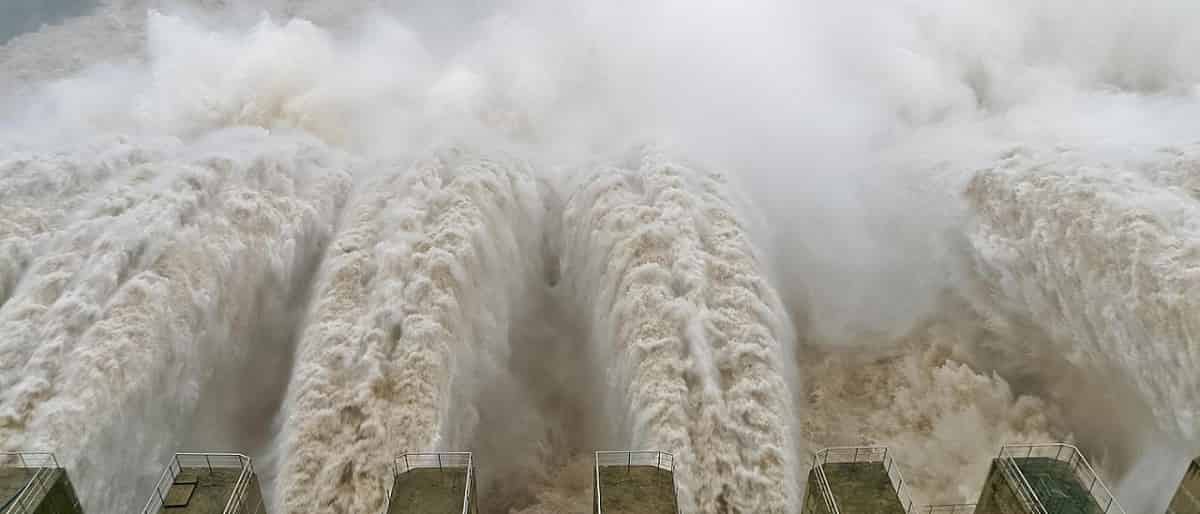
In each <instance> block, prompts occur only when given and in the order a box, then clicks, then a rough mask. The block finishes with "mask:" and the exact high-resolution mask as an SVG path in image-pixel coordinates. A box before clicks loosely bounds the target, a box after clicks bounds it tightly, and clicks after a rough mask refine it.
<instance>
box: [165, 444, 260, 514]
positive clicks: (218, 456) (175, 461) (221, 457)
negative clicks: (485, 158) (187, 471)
mask: <svg viewBox="0 0 1200 514" xmlns="http://www.w3.org/2000/svg"><path fill="white" fill-rule="evenodd" d="M184 468H195V469H207V470H208V472H209V473H212V472H213V470H215V469H222V470H224V469H236V470H239V471H240V472H239V473H238V478H237V481H236V482H234V484H233V490H232V491H231V492H230V494H229V500H228V501H226V502H225V509H224V510H222V511H221V512H222V514H236V513H237V512H238V511H239V510H240V509H241V508H242V504H243V503H244V502H245V501H246V494H247V492H248V490H249V487H250V481H251V480H250V478H251V477H252V476H253V475H254V467H253V466H251V465H250V457H247V456H245V455H242V454H240V453H176V454H175V455H174V456H173V457H171V461H170V462H168V463H167V468H166V469H164V470H163V472H162V475H161V476H159V478H158V483H157V484H155V486H154V494H152V495H150V499H149V500H146V506H145V508H143V509H142V514H158V511H159V510H161V509H162V506H163V503H164V502H166V499H167V493H169V492H170V491H171V486H172V485H174V484H175V479H176V478H177V477H179V474H180V473H182V472H183V470H184Z"/></svg>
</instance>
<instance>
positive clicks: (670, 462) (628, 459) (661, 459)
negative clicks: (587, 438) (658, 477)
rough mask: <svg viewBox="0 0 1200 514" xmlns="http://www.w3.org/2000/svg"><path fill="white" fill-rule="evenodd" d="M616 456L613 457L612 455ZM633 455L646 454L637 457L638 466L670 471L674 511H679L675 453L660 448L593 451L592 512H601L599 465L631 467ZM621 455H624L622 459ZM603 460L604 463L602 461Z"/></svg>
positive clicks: (597, 513) (599, 513) (598, 513)
mask: <svg viewBox="0 0 1200 514" xmlns="http://www.w3.org/2000/svg"><path fill="white" fill-rule="evenodd" d="M614 456H615V457H617V458H616V459H613V458H612V457H614ZM635 456H648V457H650V458H647V459H639V460H638V461H637V465H638V466H653V467H655V468H658V469H661V470H664V471H669V472H670V473H671V490H672V492H673V493H675V512H676V514H678V513H679V485H678V484H677V483H675V455H674V454H672V453H671V452H664V451H661V450H603V451H597V452H595V457H594V458H595V469H594V474H593V481H594V488H593V490H594V491H595V493H596V494H595V495H594V496H595V498H596V505H595V509H594V512H595V513H596V514H601V508H600V506H601V504H602V503H603V501H602V497H601V492H600V467H601V466H605V467H608V466H620V465H622V464H623V465H624V466H625V467H626V468H630V467H633V465H634V457H635ZM621 457H624V458H623V459H622V458H621ZM602 461H605V462H606V463H604V462H602Z"/></svg>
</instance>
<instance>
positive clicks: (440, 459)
mask: <svg viewBox="0 0 1200 514" xmlns="http://www.w3.org/2000/svg"><path fill="white" fill-rule="evenodd" d="M437 457H438V471H442V454H440V453H439V454H437Z"/></svg>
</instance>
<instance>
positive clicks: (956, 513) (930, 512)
mask: <svg viewBox="0 0 1200 514" xmlns="http://www.w3.org/2000/svg"><path fill="white" fill-rule="evenodd" d="M975 505H976V504H974V503H946V504H939V505H926V506H925V508H924V510H922V511H920V512H923V513H924V514H973V513H974V512H975Z"/></svg>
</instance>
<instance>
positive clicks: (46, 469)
mask: <svg viewBox="0 0 1200 514" xmlns="http://www.w3.org/2000/svg"><path fill="white" fill-rule="evenodd" d="M0 467H5V468H25V469H33V470H35V471H34V472H33V476H32V477H30V478H29V481H27V482H25V487H22V488H21V491H20V492H19V493H17V495H16V496H14V497H13V498H12V499H11V500H9V502H8V503H7V504H5V505H3V506H0V512H4V513H6V514H29V513H31V512H33V511H34V510H36V509H37V507H38V506H37V504H36V503H35V502H38V501H40V500H41V499H42V498H44V497H45V496H46V492H47V491H49V490H50V487H51V486H52V485H54V473H55V472H56V471H58V469H59V465H58V459H56V458H54V454H53V453H50V452H37V451H30V452H0Z"/></svg>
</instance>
